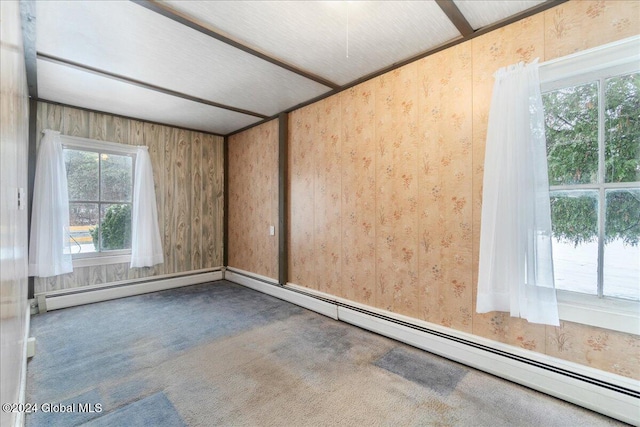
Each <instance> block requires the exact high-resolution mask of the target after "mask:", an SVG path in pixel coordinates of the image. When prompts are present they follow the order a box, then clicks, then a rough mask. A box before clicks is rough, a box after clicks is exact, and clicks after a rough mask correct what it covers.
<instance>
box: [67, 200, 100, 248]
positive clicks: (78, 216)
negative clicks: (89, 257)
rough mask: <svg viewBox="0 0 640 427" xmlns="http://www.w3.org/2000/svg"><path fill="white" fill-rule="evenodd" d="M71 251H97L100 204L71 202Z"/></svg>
mask: <svg viewBox="0 0 640 427" xmlns="http://www.w3.org/2000/svg"><path fill="white" fill-rule="evenodd" d="M69 225H70V228H71V230H70V231H71V238H70V242H69V243H70V244H71V253H72V254H79V253H82V254H84V253H88V252H96V251H97V249H96V248H97V247H98V230H97V228H98V204H97V203H69Z"/></svg>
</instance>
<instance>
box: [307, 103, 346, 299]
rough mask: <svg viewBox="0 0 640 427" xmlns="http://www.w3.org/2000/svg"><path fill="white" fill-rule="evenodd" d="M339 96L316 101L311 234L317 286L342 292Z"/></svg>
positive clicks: (332, 291)
mask: <svg viewBox="0 0 640 427" xmlns="http://www.w3.org/2000/svg"><path fill="white" fill-rule="evenodd" d="M340 113H341V111H340V97H338V96H333V97H330V98H327V99H325V100H323V101H321V102H320V103H319V104H318V116H317V118H316V129H315V133H314V135H315V136H314V145H313V146H314V151H313V154H314V166H315V174H314V183H315V188H314V194H315V197H314V202H315V206H314V212H315V215H314V234H315V248H314V252H315V256H314V260H315V271H316V272H322V273H321V274H318V277H317V287H318V289H319V290H320V291H322V292H327V293H330V294H334V295H341V294H342V286H341V262H340V259H341V253H342V236H341V191H342V189H341V173H340V170H341V163H342V162H341V158H342V156H341V143H340V136H341V126H340V117H341V114H340Z"/></svg>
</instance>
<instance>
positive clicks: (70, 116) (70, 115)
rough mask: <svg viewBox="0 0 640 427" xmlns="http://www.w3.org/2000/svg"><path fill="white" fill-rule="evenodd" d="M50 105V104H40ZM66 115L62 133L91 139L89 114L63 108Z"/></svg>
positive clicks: (83, 111)
mask: <svg viewBox="0 0 640 427" xmlns="http://www.w3.org/2000/svg"><path fill="white" fill-rule="evenodd" d="M39 105H48V104H42V103H41V104H39ZM62 109H63V115H64V119H63V120H64V127H63V129H62V133H64V134H65V135H71V136H79V137H81V138H89V112H88V111H86V110H78V109H77V108H70V107H62Z"/></svg>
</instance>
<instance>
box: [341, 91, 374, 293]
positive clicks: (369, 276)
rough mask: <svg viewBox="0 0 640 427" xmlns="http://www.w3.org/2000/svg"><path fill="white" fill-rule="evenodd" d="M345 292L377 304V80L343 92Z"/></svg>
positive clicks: (343, 276)
mask: <svg viewBox="0 0 640 427" xmlns="http://www.w3.org/2000/svg"><path fill="white" fill-rule="evenodd" d="M341 108H342V111H341V114H342V117H343V118H348V119H347V120H344V119H343V120H341V123H342V168H341V169H342V183H341V184H342V189H341V193H342V295H344V297H345V298H348V299H351V300H354V301H362V302H363V303H365V304H371V305H372V304H373V303H374V301H373V296H374V295H373V292H372V289H371V288H370V287H369V286H368V283H369V282H371V281H372V280H373V279H374V278H375V277H376V274H375V272H376V250H375V245H376V239H375V222H376V197H375V196H376V183H375V176H376V163H375V145H376V144H375V88H374V84H373V82H367V83H364V84H362V85H359V86H356V87H354V88H351V89H349V90H348V91H345V92H343V93H342V94H341Z"/></svg>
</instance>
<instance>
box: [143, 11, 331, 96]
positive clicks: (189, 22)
mask: <svg viewBox="0 0 640 427" xmlns="http://www.w3.org/2000/svg"><path fill="white" fill-rule="evenodd" d="M131 1H132V2H133V3H136V4H138V5H140V6H142V7H144V8H146V9H149V10H151V11H153V12H156V13H158V14H160V15H162V16H164V17H166V18H169V19H171V20H172V21H175V22H177V23H179V24H182V25H184V26H187V27H189V28H191V29H193V30H196V31H198V32H200V33H202V34H204V35H207V36H209V37H211V38H213V39H216V40H218V41H221V42H222V43H225V44H228V45H229V46H232V47H234V48H236V49H239V50H241V51H243V52H245V53H248V54H250V55H253V56H255V57H257V58H260V59H262V60H264V61H267V62H270V63H272V64H274V65H277V66H278V67H280V68H284V69H285V70H288V71H291V72H293V73H295V74H298V75H299V76H302V77H304V78H306V79H308V80H313V81H314V82H316V83H320V84H321V85H324V86H327V87H329V88H331V89H338V88H339V87H340V85H338V84H336V83H334V82H332V81H330V80H327V79H325V78H324V77H320V76H318V75H315V74H313V73H309V72H307V71H304V70H301V69H299V68H297V67H295V66H293V65H291V64H287V63H286V62H283V61H280V60H278V59H276V58H273V57H271V56H269V55H266V54H264V53H262V52H259V51H257V50H255V49H252V48H250V47H249V46H246V45H244V44H242V43H240V42H238V41H236V40H233V39H231V38H229V37H227V36H225V35H223V34H221V33H219V32H217V31H214V30H213V29H211V28H209V27H207V26H206V24H204V23H200V22H197V21H196V20H195V19H194V18H192V17H189V16H186V15H184V14H182V13H180V12H178V11H176V10H173V9H171V8H170V7H168V6H166V5H164V4H161V3H160V2H156V1H149V0H131Z"/></svg>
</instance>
